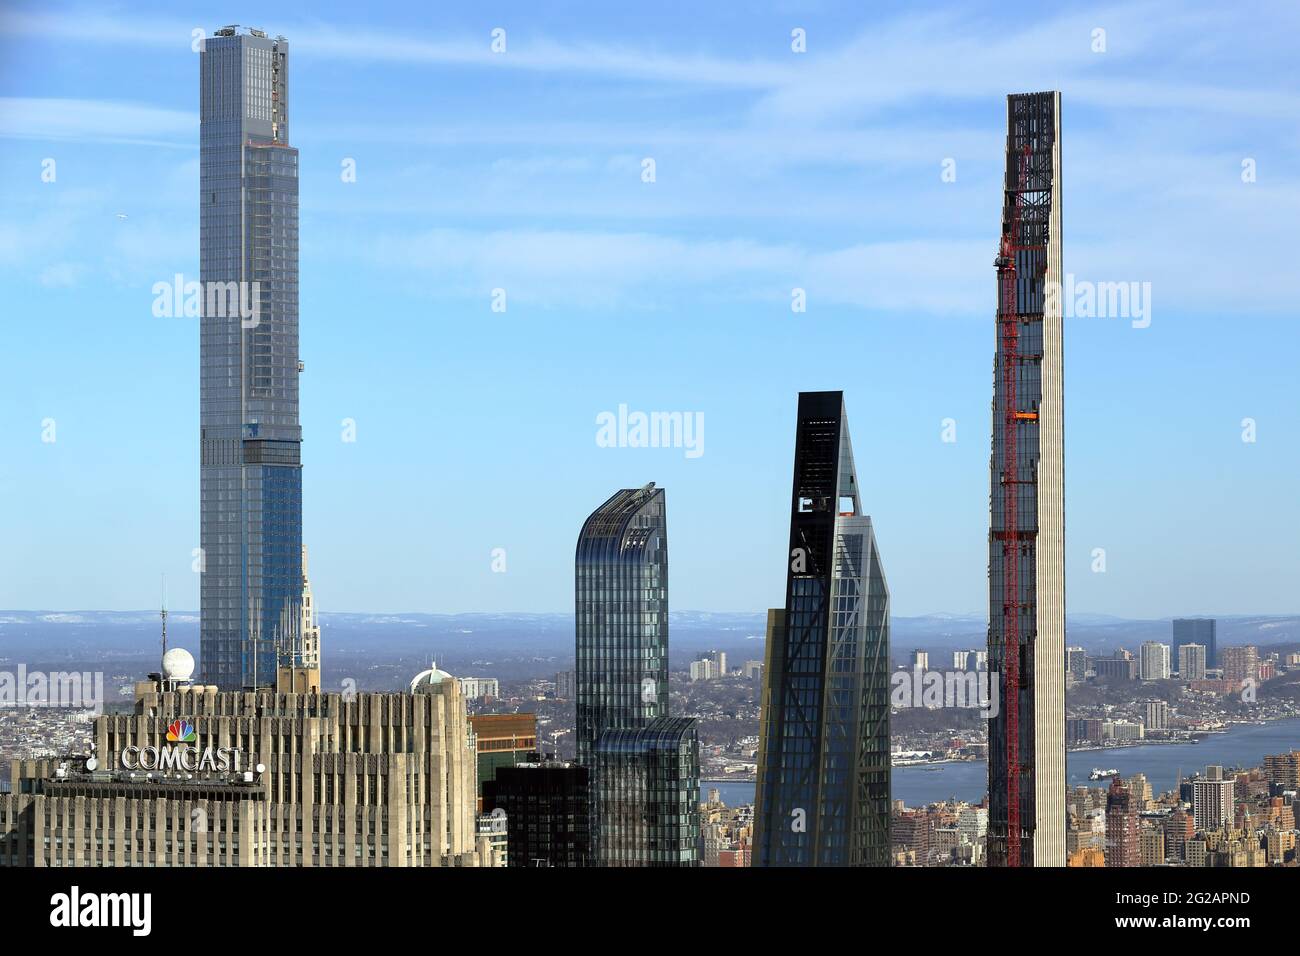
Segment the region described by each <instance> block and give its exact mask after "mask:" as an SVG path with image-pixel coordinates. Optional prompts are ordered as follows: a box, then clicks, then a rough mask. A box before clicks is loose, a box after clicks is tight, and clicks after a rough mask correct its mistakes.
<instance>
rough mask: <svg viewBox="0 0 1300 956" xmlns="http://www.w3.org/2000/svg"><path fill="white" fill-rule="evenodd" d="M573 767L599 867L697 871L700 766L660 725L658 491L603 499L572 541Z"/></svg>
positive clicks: (679, 731)
mask: <svg viewBox="0 0 1300 956" xmlns="http://www.w3.org/2000/svg"><path fill="white" fill-rule="evenodd" d="M574 572H575V574H574V581H575V584H574V591H575V602H574V604H575V607H574V616H575V634H576V639H575V652H576V657H577V667H576V685H577V686H576V695H577V723H576V732H577V754H578V760H577V762H578V763H579V764H580V765H582V766H585V767H588V768H590V771H591V774H590V788H591V800H590V813H591V828H590V829H591V854H592V860H593V862H594V863H596V864H598V865H601V866H697V865H698V864H699V850H700V813H699V800H700V756H699V741H698V734H697V731H696V727H695V720H694V719H692V718H682V717H677V718H674V717H669V716H668V523H667V514H666V509H665V498H664V492H663V489H662V488H656V487H655V486H654V482H651V483H650V484H648V485H646V486H645V487H644V488H627V489H624V490H622V491H619V492H617V493H615V494H614V495H613V496H612V497H611V498H610V499H609V500H608V501H606V502H605V503H604V504H603V505H601V506H600V507H599V508H597V509H596V510H595V511H594V512H592V514H591V517H589V518H588V519H587V520H586V522H585V523H584V524H583V526H582V532H581V533H580V534H579V536H578V547H577V551H576V556H575V568H574Z"/></svg>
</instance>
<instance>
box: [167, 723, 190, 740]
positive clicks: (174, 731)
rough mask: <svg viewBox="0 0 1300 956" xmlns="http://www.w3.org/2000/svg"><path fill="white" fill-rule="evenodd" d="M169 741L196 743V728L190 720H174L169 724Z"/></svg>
mask: <svg viewBox="0 0 1300 956" xmlns="http://www.w3.org/2000/svg"><path fill="white" fill-rule="evenodd" d="M167 742H168V743H169V744H192V743H194V728H193V727H192V726H190V722H189V721H188V720H173V721H172V722H171V723H170V724H168V725H167Z"/></svg>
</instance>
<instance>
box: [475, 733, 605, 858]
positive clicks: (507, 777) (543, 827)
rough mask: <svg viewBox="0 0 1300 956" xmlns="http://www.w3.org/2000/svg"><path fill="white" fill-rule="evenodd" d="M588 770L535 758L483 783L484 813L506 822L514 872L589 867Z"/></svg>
mask: <svg viewBox="0 0 1300 956" xmlns="http://www.w3.org/2000/svg"><path fill="white" fill-rule="evenodd" d="M587 799H588V776H587V768H586V767H579V766H577V765H575V764H567V763H561V762H559V761H555V760H543V759H542V758H541V755H539V754H532V755H530V758H529V760H528V761H526V762H524V763H519V764H516V765H514V766H513V767H499V768H497V771H496V777H495V779H493V780H488V781H485V782H484V784H483V810H484V812H487V813H491V812H492V811H494V810H500V811H501V812H503V813H504V814H505V822H506V860H507V861H508V863H507V865H509V866H513V867H524V866H532V867H538V866H549V867H581V866H586V865H587V863H588V862H589V851H590V839H589V835H588V832H587V827H588V826H589V825H590V817H589V811H588V806H587Z"/></svg>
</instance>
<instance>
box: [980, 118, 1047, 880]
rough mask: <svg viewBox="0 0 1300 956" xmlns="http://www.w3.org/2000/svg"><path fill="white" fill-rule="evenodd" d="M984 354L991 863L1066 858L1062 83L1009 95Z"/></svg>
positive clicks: (1017, 863) (1036, 863) (1042, 862)
mask: <svg viewBox="0 0 1300 956" xmlns="http://www.w3.org/2000/svg"><path fill="white" fill-rule="evenodd" d="M1003 186H1004V188H1003V206H1002V240H1001V244H1000V247H999V250H998V256H997V259H996V261H995V266H996V268H997V276H998V308H997V355H996V359H995V361H994V366H993V454H992V459H991V463H990V464H991V469H990V470H991V494H990V528H989V668H990V670H992V671H995V672H996V673H997V674H998V677H999V680H998V691H999V694H1000V698H999V699H1000V701H1001V706H1000V707H999V708H998V710H997V713H996V716H994V717H993V718H991V719H990V720H989V830H988V862H989V865H990V866H1064V865H1065V557H1064V555H1065V551H1064V547H1065V494H1064V476H1065V467H1064V440H1063V416H1062V400H1063V396H1062V378H1061V376H1062V349H1061V331H1062V330H1061V325H1062V321H1061V320H1062V305H1063V303H1062V301H1061V95H1060V93H1055V92H1052V93H1022V94H1015V95H1012V96H1009V97H1007V159H1006V175H1005V180H1004V184H1003Z"/></svg>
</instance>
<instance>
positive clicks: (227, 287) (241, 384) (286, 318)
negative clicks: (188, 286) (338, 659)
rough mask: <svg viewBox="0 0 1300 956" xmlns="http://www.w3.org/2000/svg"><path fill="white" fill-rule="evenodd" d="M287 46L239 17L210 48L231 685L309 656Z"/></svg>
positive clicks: (206, 413) (216, 574) (211, 584)
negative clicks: (304, 639)
mask: <svg viewBox="0 0 1300 956" xmlns="http://www.w3.org/2000/svg"><path fill="white" fill-rule="evenodd" d="M288 56H289V49H288V43H287V42H286V41H285V39H284V38H283V37H276V38H274V39H271V38H268V37H267V36H266V35H265V34H264V33H262V32H261V31H260V30H252V31H249V32H247V33H238V32H237V31H236V30H235V29H234V28H233V27H225V28H223V29H221V30H218V31H217V35H216V36H212V37H208V38H207V39H206V40H205V41H204V46H203V52H202V56H201V58H200V60H201V66H200V73H201V81H200V127H199V158H200V173H199V272H200V281H201V283H202V288H203V290H204V307H203V317H202V319H201V320H200V333H199V334H200V344H199V364H200V394H199V417H200V425H199V447H200V467H199V474H200V512H201V518H200V532H199V533H200V545H201V547H202V558H201V561H202V565H203V567H202V571H203V574H202V583H201V586H200V638H199V645H200V656H201V658H202V671H203V678H202V679H203V681H204V682H205V683H209V684H216V685H217V686H218V687H219V688H221V689H222V690H238V689H241V688H244V687H252V686H255V685H260V686H266V685H271V684H273V683H274V681H275V672H276V667H277V665H278V664H279V663H290V664H293V663H301V657H302V648H301V643H300V642H301V618H302V614H301V601H302V597H301V595H302V588H303V579H302V465H301V458H300V447H301V441H302V430H301V428H300V427H299V425H298V374H299V371H300V366H299V363H298V151H297V150H296V149H294V148H293V147H291V146H290V145H289V125H288Z"/></svg>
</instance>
